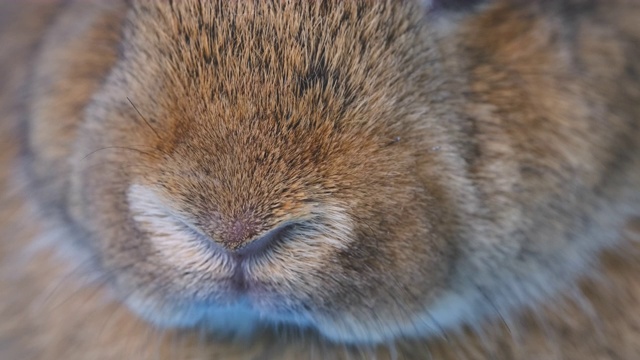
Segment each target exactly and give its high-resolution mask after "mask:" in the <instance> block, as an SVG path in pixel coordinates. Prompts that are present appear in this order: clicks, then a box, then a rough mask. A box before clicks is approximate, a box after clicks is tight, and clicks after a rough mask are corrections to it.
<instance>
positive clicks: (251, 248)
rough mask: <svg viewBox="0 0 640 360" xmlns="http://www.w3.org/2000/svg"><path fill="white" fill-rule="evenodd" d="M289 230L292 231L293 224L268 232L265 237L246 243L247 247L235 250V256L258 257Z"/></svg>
mask: <svg viewBox="0 0 640 360" xmlns="http://www.w3.org/2000/svg"><path fill="white" fill-rule="evenodd" d="M288 229H291V224H288V225H284V226H279V227H277V228H275V229H273V230H271V231H268V232H267V233H265V234H264V235H262V236H260V237H258V238H256V239H254V240H253V241H251V242H248V243H246V245H244V246H241V247H239V248H237V249H236V250H235V254H236V255H238V256H240V257H248V256H252V255H258V254H259V253H261V252H263V251H265V250H266V249H267V248H269V247H271V246H273V245H274V244H275V243H277V242H278V241H279V240H280V239H281V237H282V235H283V234H284V233H285V232H286V231H287V230H288Z"/></svg>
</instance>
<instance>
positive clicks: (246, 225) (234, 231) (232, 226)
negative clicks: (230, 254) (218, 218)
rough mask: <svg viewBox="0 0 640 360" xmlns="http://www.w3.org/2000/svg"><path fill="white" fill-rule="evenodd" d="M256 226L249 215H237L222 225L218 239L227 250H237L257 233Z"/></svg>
mask: <svg viewBox="0 0 640 360" xmlns="http://www.w3.org/2000/svg"><path fill="white" fill-rule="evenodd" d="M257 230H258V226H257V223H256V221H254V220H253V219H251V218H250V217H246V216H243V217H239V218H236V219H233V220H231V221H230V222H228V223H227V224H225V225H223V226H222V231H221V233H220V236H219V239H220V243H221V245H222V246H224V247H225V248H227V249H229V250H232V251H233V250H237V249H239V248H242V247H243V246H245V245H246V244H247V243H248V242H250V241H251V240H252V239H253V237H255V236H256V235H257V232H258V231H257Z"/></svg>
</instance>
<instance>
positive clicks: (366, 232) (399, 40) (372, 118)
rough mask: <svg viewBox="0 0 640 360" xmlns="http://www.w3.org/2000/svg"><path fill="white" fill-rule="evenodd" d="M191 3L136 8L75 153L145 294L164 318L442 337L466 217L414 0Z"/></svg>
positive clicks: (120, 276)
mask: <svg viewBox="0 0 640 360" xmlns="http://www.w3.org/2000/svg"><path fill="white" fill-rule="evenodd" d="M172 6H173V8H171V6H170V5H168V4H167V5H154V6H151V5H144V6H143V5H139V6H138V7H137V8H136V9H135V10H134V11H132V13H131V14H130V18H131V19H133V20H131V21H129V22H128V24H127V25H126V27H125V32H124V33H125V38H124V40H123V44H124V45H123V49H122V54H121V57H120V59H119V60H118V63H117V64H116V65H115V67H114V70H113V71H112V73H111V74H110V75H109V77H108V78H107V80H106V82H105V84H104V85H103V87H102V89H101V90H100V91H99V92H98V94H97V95H96V97H95V98H94V99H93V101H92V103H91V105H90V106H89V108H88V111H87V113H86V114H87V115H86V119H85V121H84V123H83V124H82V126H81V127H80V130H79V132H80V133H79V136H78V138H79V141H78V144H77V146H76V148H75V152H76V157H77V159H76V160H77V163H78V164H81V166H77V167H76V168H75V170H74V172H73V175H72V177H73V179H72V193H73V194H74V195H73V196H72V197H74V201H73V203H74V204H76V207H75V212H74V213H75V216H76V218H77V219H79V221H80V222H82V223H83V224H86V227H87V228H88V229H89V233H91V234H93V235H94V236H92V237H91V238H92V240H91V242H92V247H93V248H94V249H95V251H97V252H99V254H100V255H99V256H100V258H101V263H102V264H103V266H104V267H105V270H106V272H108V273H110V274H115V275H113V284H114V286H115V288H116V289H117V291H118V292H119V293H120V294H121V296H122V297H123V299H125V302H127V304H129V305H130V307H132V308H133V309H134V310H135V311H137V312H138V313H140V314H142V316H144V317H145V318H147V319H149V320H151V321H152V322H155V323H158V324H161V325H164V326H194V325H202V326H208V327H222V328H225V329H228V330H229V329H230V330H232V331H244V330H245V329H250V328H252V327H253V326H254V325H255V324H260V323H261V322H267V323H284V324H294V325H296V326H310V327H312V328H316V329H318V330H319V331H320V332H321V333H323V334H324V335H326V336H327V337H330V338H333V339H335V340H339V341H356V342H358V341H365V342H371V341H382V340H385V339H388V338H391V337H394V336H398V335H400V334H403V333H412V332H414V331H415V329H423V330H424V328H425V324H426V323H427V321H425V318H426V317H425V316H426V315H425V314H426V307H427V305H428V304H429V302H430V299H432V298H434V297H437V296H438V294H439V293H440V292H441V291H442V288H443V286H444V284H445V283H446V280H447V277H448V276H449V273H450V267H451V264H452V261H453V260H452V259H453V258H454V257H455V254H456V248H455V244H456V241H455V239H454V238H453V237H452V236H450V234H452V233H453V228H454V227H455V226H456V224H455V221H454V211H453V210H452V208H453V207H454V206H455V205H454V204H453V202H452V201H451V197H452V196H453V195H454V194H452V193H451V192H450V191H449V190H447V187H446V186H445V184H443V179H442V177H441V176H439V175H438V174H439V173H441V172H443V171H448V170H447V169H448V167H449V166H450V165H447V163H446V161H443V160H442V159H441V158H439V157H438V156H446V154H447V148H446V146H445V147H444V148H442V149H438V151H437V152H434V153H433V154H431V152H432V146H431V145H429V143H428V142H427V141H426V140H428V139H432V140H434V141H437V139H442V136H444V135H442V134H441V130H440V129H438V128H437V126H435V125H433V126H431V125H429V124H425V123H424V120H423V117H424V116H425V111H426V110H425V107H424V105H423V103H424V102H422V101H416V100H417V99H416V97H419V96H421V95H422V93H423V92H424V91H426V90H428V89H429V87H428V86H427V87H426V88H423V86H424V78H425V77H428V76H430V73H429V72H434V73H435V72H436V71H437V69H435V67H437V66H435V65H434V67H424V66H422V65H420V66H417V65H410V63H409V61H413V62H414V63H415V60H414V59H411V58H412V57H416V56H417V57H423V56H433V55H434V54H433V51H422V52H419V49H418V47H425V46H426V45H425V44H426V43H428V42H429V38H428V37H427V36H426V35H424V34H423V29H422V28H421V27H420V25H419V24H418V23H414V22H412V21H416V19H413V18H412V15H411V14H410V13H409V12H410V11H411V9H410V7H395V6H392V5H390V4H383V3H380V4H376V5H371V4H370V5H369V7H364V6H362V4H359V5H358V4H355V3H354V4H344V5H337V4H334V5H332V6H335V7H337V9H333V10H331V11H332V12H329V13H328V15H327V16H333V17H336V19H337V20H336V21H337V23H334V22H326V21H320V20H315V21H311V20H308V19H306V17H309V16H311V14H312V13H313V12H314V11H320V12H322V11H328V10H327V9H324V8H323V7H322V6H310V5H296V6H282V7H280V6H274V5H255V4H254V5H248V4H245V5H240V4H239V6H240V9H231V10H230V9H228V8H225V7H222V8H218V7H214V9H213V10H212V11H213V13H212V14H202V13H200V14H198V13H194V11H195V9H196V8H197V7H196V6H195V5H194V4H191V3H189V4H187V2H184V3H182V2H180V3H179V4H173V5H172ZM229 11H237V13H236V14H235V15H234V16H233V17H232V16H231V15H230V13H229ZM261 11H273V12H279V14H278V15H273V16H265V17H261V18H260V17H259V18H254V17H253V15H252V14H253V13H255V12H261ZM359 11H360V13H359ZM180 16H185V17H186V16H189V17H196V18H194V19H193V21H189V22H188V23H186V22H180V21H179V18H180ZM339 18H342V20H339ZM158 19H162V20H161V21H159V20H158ZM230 19H232V20H234V21H235V25H232V24H231V23H228V21H231V20H230ZM273 19H277V20H278V21H272V20H273ZM384 19H392V20H393V21H396V22H397V24H395V26H393V27H391V28H388V27H386V26H385V25H384V22H383V20H384ZM134 20H135V21H134ZM196 20H198V21H196ZM220 21H222V22H220ZM198 23H202V26H204V27H205V28H206V31H203V30H202V29H199V28H198V26H197V24H198ZM363 23H368V24H370V25H371V26H370V27H369V28H367V27H362V26H361V24H363ZM284 24H286V25H284ZM233 26H235V27H233ZM318 26H319V27H320V29H317V28H315V27H318ZM323 27H324V28H323ZM149 29H153V31H151V30H149ZM292 31H293V32H298V33H299V34H300V35H299V36H291V34H290V33H291V32H292ZM354 34H355V35H357V36H355V37H354ZM363 39H367V41H363ZM423 60H424V61H425V62H426V60H427V58H425V59H423ZM407 79H409V81H407ZM411 79H415V80H416V81H412V80H411ZM437 91H438V90H437V89H436V90H433V92H432V94H433V95H437ZM436 153H437V154H436ZM436 155H438V156H436ZM240 318H242V319H244V320H240Z"/></svg>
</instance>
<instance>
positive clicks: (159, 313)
mask: <svg viewBox="0 0 640 360" xmlns="http://www.w3.org/2000/svg"><path fill="white" fill-rule="evenodd" d="M126 305H127V306H128V308H129V309H130V310H132V311H133V312H134V313H136V314H137V315H138V316H140V317H142V318H143V319H145V320H147V321H148V322H150V323H151V324H153V325H155V326H158V327H160V328H165V329H171V328H178V329H180V328H183V329H184V328H186V329H201V330H205V331H206V332H208V333H210V334H213V335H215V336H220V337H233V338H239V339H247V338H251V337H252V336H254V335H255V334H256V333H257V332H258V331H259V330H260V329H264V328H267V327H283V326H287V327H293V328H297V329H308V328H313V322H312V320H311V319H310V317H308V316H305V315H302V314H297V313H294V312H285V311H278V312H275V311H269V312H265V311H260V310H258V309H257V308H256V307H254V306H252V305H251V304H249V302H248V301H245V300H239V301H237V302H234V303H233V304H226V305H222V304H199V303H192V304H184V305H182V306H179V307H178V306H171V305H169V306H167V305H166V304H162V305H160V306H158V304H156V303H155V302H154V301H153V300H150V299H146V298H142V297H135V296H133V297H130V298H129V299H127V300H126Z"/></svg>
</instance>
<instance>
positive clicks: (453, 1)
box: [421, 0, 488, 11]
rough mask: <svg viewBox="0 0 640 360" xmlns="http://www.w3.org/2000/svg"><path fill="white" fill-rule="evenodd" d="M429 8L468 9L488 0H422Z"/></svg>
mask: <svg viewBox="0 0 640 360" xmlns="http://www.w3.org/2000/svg"><path fill="white" fill-rule="evenodd" d="M421 2H422V3H423V5H424V6H425V7H426V8H427V9H429V10H454V11H455V10H470V9H474V8H475V7H476V6H478V5H480V4H482V3H485V2H488V0H422V1H421Z"/></svg>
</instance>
